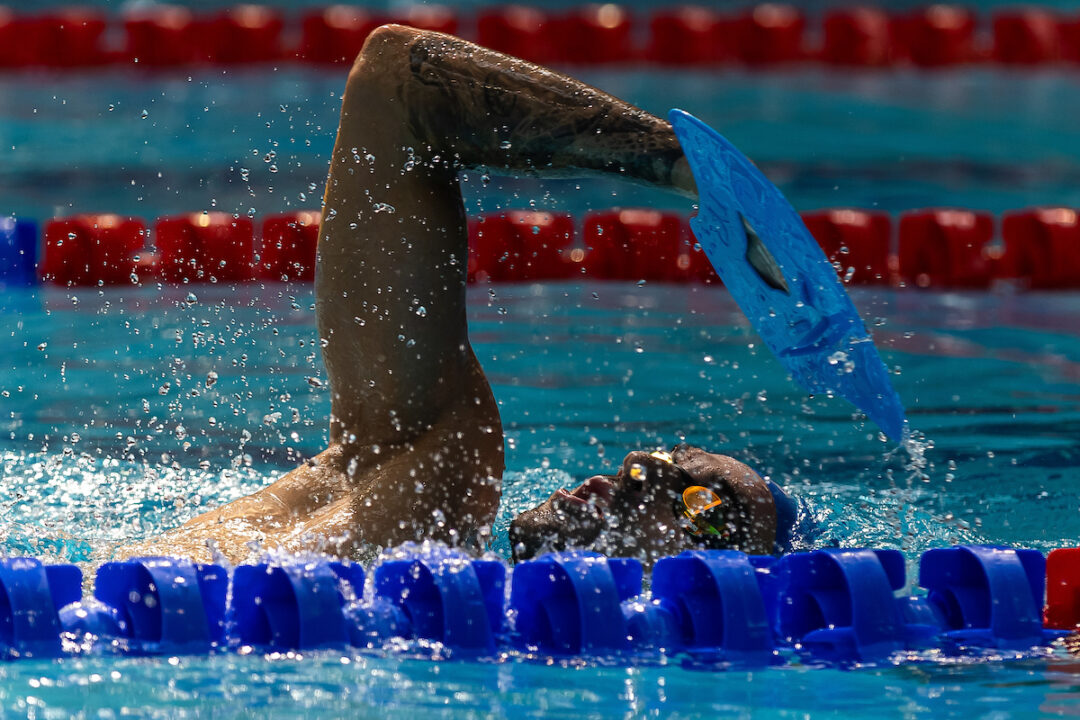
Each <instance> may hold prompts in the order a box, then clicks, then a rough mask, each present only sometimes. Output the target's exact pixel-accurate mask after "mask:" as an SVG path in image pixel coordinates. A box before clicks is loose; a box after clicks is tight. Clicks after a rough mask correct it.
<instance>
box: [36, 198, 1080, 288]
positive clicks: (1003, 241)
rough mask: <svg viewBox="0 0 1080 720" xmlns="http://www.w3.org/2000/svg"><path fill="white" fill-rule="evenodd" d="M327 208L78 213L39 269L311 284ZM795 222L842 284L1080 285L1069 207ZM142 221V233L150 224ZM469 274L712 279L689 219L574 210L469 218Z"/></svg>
mask: <svg viewBox="0 0 1080 720" xmlns="http://www.w3.org/2000/svg"><path fill="white" fill-rule="evenodd" d="M320 220H321V215H320V213H319V212H318V211H301V212H294V213H289V214H285V215H274V216H271V217H267V218H266V219H265V220H263V222H262V223H261V225H260V226H259V227H256V224H255V223H254V222H253V221H252V220H250V219H248V218H246V217H239V218H238V217H236V216H234V215H231V214H228V213H220V212H215V213H190V214H185V215H176V216H170V217H162V218H158V219H157V220H156V221H155V222H154V223H153V226H152V228H148V226H147V223H146V222H145V221H143V220H141V219H139V218H127V217H121V216H119V215H77V216H73V217H67V218H55V219H52V220H50V221H48V222H46V223H45V228H44V244H43V246H44V247H43V253H42V254H41V260H40V262H39V263H38V266H37V267H38V278H39V279H40V280H41V281H42V282H47V283H52V284H56V285H72V286H74V285H84V286H85V285H125V284H132V283H135V284H138V283H145V282H151V281H163V282H169V283H199V282H246V281H252V280H268V281H310V280H312V279H313V277H314V272H315V248H316V243H317V239H318V232H319V222H320ZM803 220H804V221H805V222H806V225H807V227H808V228H809V229H810V231H811V233H812V234H813V235H814V237H815V238H816V239H817V240H818V242H819V243H820V244H821V246H822V248H823V250H824V251H825V254H826V256H827V257H828V258H829V259H830V261H831V262H832V263H833V264H834V266H835V267H836V270H837V273H838V274H839V275H840V277H841V278H843V280H844V282H846V283H848V284H852V285H882V286H894V287H923V288H969V289H980V288H988V287H990V286H992V285H994V284H995V283H997V282H1000V281H1006V282H1011V283H1013V284H1015V285H1017V286H1018V287H1026V288H1033V289H1055V288H1059V289H1070V288H1071V289H1075V288H1080V214H1078V212H1077V211H1076V210H1074V209H1071V208H1033V209H1025V210H1018V211H1013V212H1008V213H1005V214H1004V215H1003V216H1002V217H1001V219H1000V222H999V221H998V220H997V219H995V218H994V217H993V216H992V215H991V214H990V213H987V212H981V211H975V210H963V209H942V208H931V209H924V210H913V211H909V212H905V213H902V214H901V215H900V216H899V221H898V222H895V223H894V221H893V218H892V217H891V216H890V215H888V214H887V213H884V212H880V211H874V210H859V209H830V210H819V211H814V212H809V213H805V214H804V215H803ZM148 230H149V232H148ZM468 278H469V281H470V282H535V281H546V280H570V279H575V278H588V279H594V280H624V281H642V280H644V281H650V282H669V283H670V282H676V283H678V282H682V283H686V282H696V283H719V278H717V276H716V274H715V272H714V271H713V269H712V267H711V265H710V264H709V262H708V259H707V258H706V257H705V254H704V253H703V252H702V251H701V250H700V248H698V247H697V246H696V245H695V242H694V239H693V235H692V234H691V232H690V228H689V224H688V218H687V217H686V216H684V215H681V214H678V213H670V212H660V211H657V210H648V209H612V210H605V211H600V212H592V213H588V214H586V215H585V216H584V217H583V218H581V219H580V220H577V219H575V218H574V217H573V216H571V215H569V214H565V213H553V212H534V211H524V210H508V211H504V212H499V213H492V214H487V215H483V216H479V217H475V218H472V219H471V220H470V222H469V257H468Z"/></svg>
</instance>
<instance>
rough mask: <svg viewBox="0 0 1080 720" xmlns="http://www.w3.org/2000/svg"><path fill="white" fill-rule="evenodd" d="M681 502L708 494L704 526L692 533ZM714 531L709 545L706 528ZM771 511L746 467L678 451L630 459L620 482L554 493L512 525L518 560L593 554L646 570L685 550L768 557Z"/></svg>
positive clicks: (601, 478) (593, 482)
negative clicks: (629, 559)
mask: <svg viewBox="0 0 1080 720" xmlns="http://www.w3.org/2000/svg"><path fill="white" fill-rule="evenodd" d="M695 487H696V488H698V490H692V491H691V492H690V493H688V494H687V495H686V496H685V497H687V498H691V500H690V502H691V504H693V497H695V496H701V495H706V496H708V497H709V499H710V501H711V504H712V507H711V508H710V511H709V522H708V523H705V522H701V521H700V519H699V522H698V523H697V526H695V524H694V522H693V520H692V516H693V515H694V513H693V509H691V512H690V513H687V512H686V510H687V507H686V501H684V492H685V491H687V489H688V488H695ZM706 527H711V528H713V529H712V530H710V531H708V533H707V534H708V535H709V537H708V538H705V537H704V536H705V534H706V533H705V532H703V528H706ZM775 539H776V508H775V506H774V504H773V500H772V494H771V493H770V492H769V490H768V487H767V486H766V485H765V482H764V481H763V480H762V479H761V478H760V477H759V476H758V475H757V473H755V472H754V471H753V470H751V469H750V468H749V467H747V466H746V465H744V464H743V463H741V462H739V461H737V460H734V459H733V458H730V457H727V456H726V455H715V454H712V453H707V452H705V451H704V450H702V449H700V448H695V447H690V446H688V445H680V446H678V447H677V448H675V450H674V451H672V453H671V454H670V455H668V454H666V453H648V452H640V451H639V452H632V453H630V454H629V455H627V456H626V458H625V459H624V460H623V464H622V467H621V468H620V469H619V472H618V474H617V475H596V476H593V477H591V478H589V479H588V480H586V481H585V482H583V483H582V484H581V485H580V486H578V487H577V488H575V489H573V490H565V489H560V490H557V491H556V492H555V493H554V494H553V495H552V496H551V497H550V498H548V499H547V500H546V501H545V502H543V503H541V504H540V505H538V506H537V507H535V508H533V509H531V510H526V511H525V512H523V513H522V514H520V515H518V517H517V518H515V519H514V522H513V523H511V525H510V544H511V548H512V550H513V554H514V559H515V560H527V559H529V558H531V557H534V556H536V555H539V554H541V553H544V552H552V551H557V550H568V549H583V550H594V551H597V552H601V553H604V554H605V555H609V556H613V557H635V558H638V559H640V560H642V561H643V562H645V563H646V564H652V563H653V562H655V561H656V560H657V559H659V558H661V557H664V556H667V555H675V554H678V553H679V552H681V551H682V550H687V549H692V548H703V547H712V548H717V547H724V548H730V549H733V550H743V551H745V552H751V553H767V552H771V551H772V547H773V543H774V542H775Z"/></svg>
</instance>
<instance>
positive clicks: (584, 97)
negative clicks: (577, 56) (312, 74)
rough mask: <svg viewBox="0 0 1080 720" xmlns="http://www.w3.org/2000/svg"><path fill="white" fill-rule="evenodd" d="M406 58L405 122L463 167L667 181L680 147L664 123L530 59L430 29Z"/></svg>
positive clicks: (428, 142) (403, 89) (420, 139)
mask: <svg viewBox="0 0 1080 720" xmlns="http://www.w3.org/2000/svg"><path fill="white" fill-rule="evenodd" d="M409 62H410V81H409V82H408V83H406V84H405V85H404V86H403V87H402V89H401V92H402V95H403V97H402V98H401V100H402V101H403V102H404V103H405V104H406V106H407V107H408V117H409V125H410V127H409V130H410V132H411V133H412V134H413V136H414V137H416V138H417V139H418V140H419V141H420V142H422V143H425V144H427V145H429V146H430V148H431V149H432V151H437V152H442V153H451V154H452V155H453V158H452V160H453V161H455V162H456V163H457V164H458V165H460V166H461V167H467V168H473V167H490V168H505V169H509V170H514V171H516V172H529V173H535V174H541V175H558V174H571V173H573V172H574V171H578V172H580V171H587V172H603V173H621V174H623V175H625V176H626V177H627V178H628V179H633V180H639V181H642V182H646V183H651V184H657V185H669V184H670V183H671V172H672V167H673V165H674V163H675V162H676V160H678V159H679V158H681V157H682V155H683V153H682V149H681V148H680V147H679V143H678V140H677V139H676V138H675V135H674V133H673V132H672V130H671V126H670V125H669V124H668V123H666V122H664V121H663V120H660V119H659V118H656V117H654V116H652V115H650V114H648V113H646V112H645V111H643V110H641V109H639V108H636V107H634V106H633V105H630V104H628V103H626V102H623V101H622V100H619V99H618V98H615V97H612V96H610V95H607V94H606V93H603V92H601V91H599V90H597V89H595V88H593V87H590V86H589V85H586V84H584V83H581V82H579V81H577V80H574V79H572V78H569V77H566V76H564V75H560V74H558V73H555V72H552V71H551V70H547V69H545V68H542V67H539V66H537V65H533V64H531V63H527V62H525V61H522V60H517V59H515V58H511V57H508V56H506V55H502V54H501V53H497V52H494V51H491V50H486V49H484V48H481V47H479V46H477V45H473V44H472V43H468V42H465V41H463V40H458V39H456V38H452V37H449V36H444V35H436V34H425V35H422V36H420V37H418V38H417V39H416V41H415V42H414V44H413V45H412V47H411V49H410V53H409ZM446 159H448V160H449V159H451V158H446Z"/></svg>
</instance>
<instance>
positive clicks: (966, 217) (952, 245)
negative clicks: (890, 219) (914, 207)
mask: <svg viewBox="0 0 1080 720" xmlns="http://www.w3.org/2000/svg"><path fill="white" fill-rule="evenodd" d="M993 237H994V218H993V217H992V216H991V215H990V213H983V212H975V211H972V210H919V211H916V212H910V213H905V214H904V215H903V216H901V218H900V238H899V239H900V243H899V253H898V254H899V270H900V277H901V278H902V279H903V281H904V282H907V283H910V284H912V285H916V286H918V287H958V288H984V287H987V286H988V285H989V284H990V280H991V278H992V274H991V267H990V257H989V255H988V253H987V251H988V249H989V248H988V246H989V244H990V241H991V240H992V239H993Z"/></svg>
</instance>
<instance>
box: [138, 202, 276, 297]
mask: <svg viewBox="0 0 1080 720" xmlns="http://www.w3.org/2000/svg"><path fill="white" fill-rule="evenodd" d="M254 237H255V230H254V224H253V223H252V221H251V220H250V219H248V218H246V217H244V218H237V217H234V216H233V215H229V214H228V213H189V214H187V215H176V216H173V217H165V218H159V219H158V221H157V222H156V223H155V224H154V239H155V242H156V244H157V248H158V254H159V257H160V260H159V264H160V270H161V277H162V279H163V280H165V281H167V282H176V283H180V282H238V281H245V280H252V279H254V277H255V274H254V264H255V243H254Z"/></svg>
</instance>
